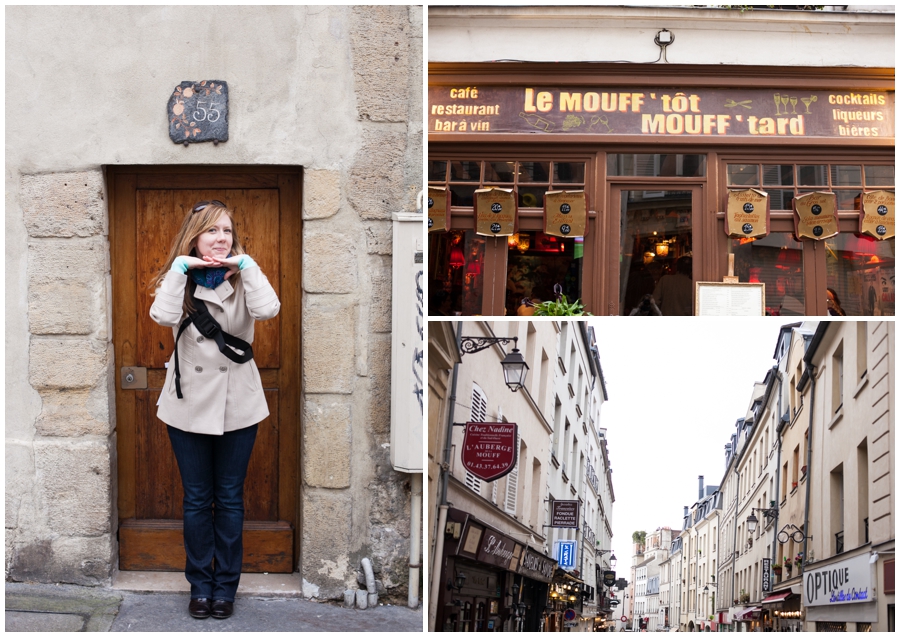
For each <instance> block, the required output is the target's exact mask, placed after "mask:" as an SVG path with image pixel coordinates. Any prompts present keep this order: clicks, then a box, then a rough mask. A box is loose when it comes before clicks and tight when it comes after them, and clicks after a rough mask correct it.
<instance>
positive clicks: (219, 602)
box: [212, 599, 234, 619]
mask: <svg viewBox="0 0 900 637" xmlns="http://www.w3.org/2000/svg"><path fill="white" fill-rule="evenodd" d="M233 612H234V602H226V601H225V600H224V599H214V600H213V603H212V616H213V617H215V618H216V619H228V618H229V617H231V614H232V613H233Z"/></svg>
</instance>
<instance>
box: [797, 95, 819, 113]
mask: <svg viewBox="0 0 900 637" xmlns="http://www.w3.org/2000/svg"><path fill="white" fill-rule="evenodd" d="M818 100H819V96H818V95H810V96H809V97H801V98H800V101H801V102H803V103H804V104H805V105H806V112H807V113H809V112H810V111H809V105H810V104H812V103H813V102H817V101H818Z"/></svg>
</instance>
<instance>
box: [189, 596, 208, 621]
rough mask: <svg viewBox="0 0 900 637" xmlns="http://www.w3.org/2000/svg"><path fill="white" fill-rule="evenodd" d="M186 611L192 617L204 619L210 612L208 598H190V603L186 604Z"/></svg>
mask: <svg viewBox="0 0 900 637" xmlns="http://www.w3.org/2000/svg"><path fill="white" fill-rule="evenodd" d="M188 612H189V613H190V614H191V617H193V618H194V619H206V618H207V617H209V614H210V612H211V610H210V606H209V600H208V599H207V598H205V597H198V598H197V599H192V600H191V603H190V604H188Z"/></svg>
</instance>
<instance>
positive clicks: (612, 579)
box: [603, 571, 616, 588]
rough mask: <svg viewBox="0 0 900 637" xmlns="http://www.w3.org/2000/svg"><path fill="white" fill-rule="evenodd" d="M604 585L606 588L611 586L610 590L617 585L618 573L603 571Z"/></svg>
mask: <svg viewBox="0 0 900 637" xmlns="http://www.w3.org/2000/svg"><path fill="white" fill-rule="evenodd" d="M603 584H604V586H609V587H610V588H611V587H613V586H615V585H616V572H615V571H603Z"/></svg>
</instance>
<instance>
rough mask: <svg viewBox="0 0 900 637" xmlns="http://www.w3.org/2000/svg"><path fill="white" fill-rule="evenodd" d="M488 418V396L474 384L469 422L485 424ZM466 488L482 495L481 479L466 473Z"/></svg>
mask: <svg viewBox="0 0 900 637" xmlns="http://www.w3.org/2000/svg"><path fill="white" fill-rule="evenodd" d="M486 417H487V394H485V393H484V390H483V389H481V387H479V386H478V385H477V384H476V383H472V414H471V416H470V417H469V422H484V421H485V418H486ZM466 486H467V487H469V488H470V489H471V490H472V491H474V492H475V493H477V494H478V495H481V479H480V478H478V477H476V476H474V475H472V474H471V473H469V472H468V471H466Z"/></svg>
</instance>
